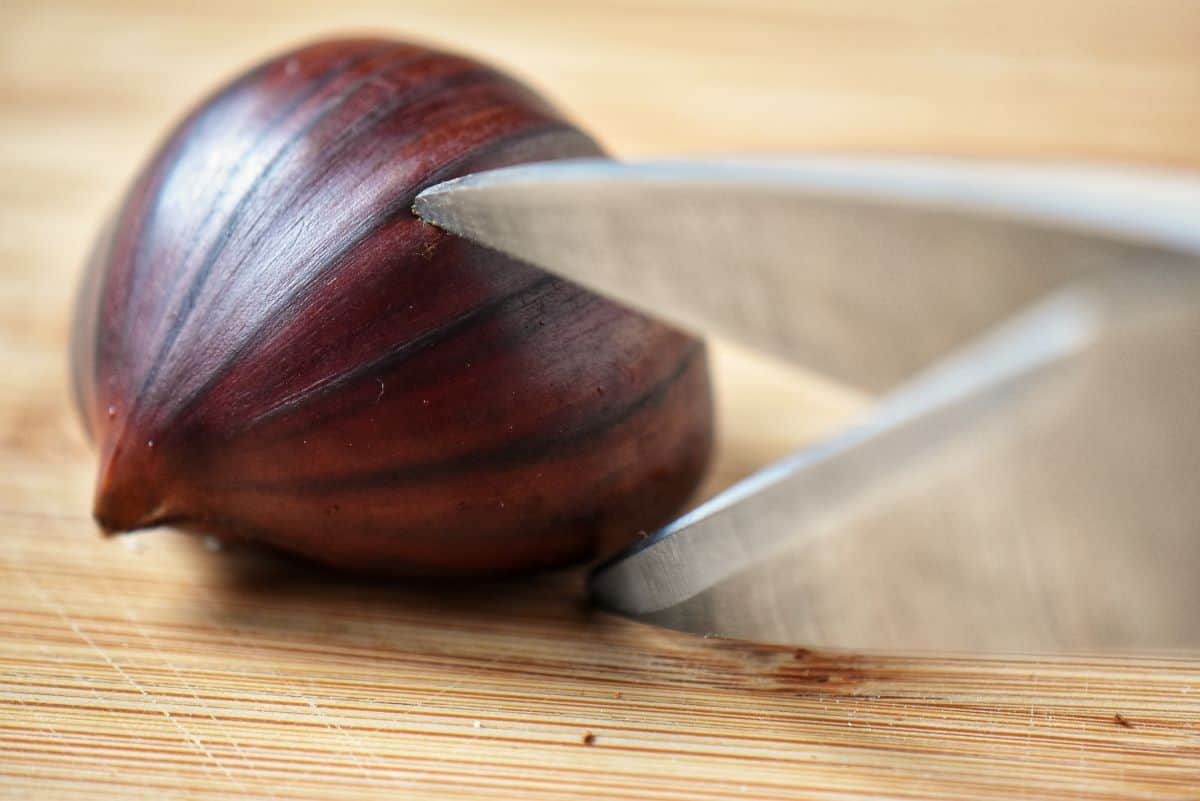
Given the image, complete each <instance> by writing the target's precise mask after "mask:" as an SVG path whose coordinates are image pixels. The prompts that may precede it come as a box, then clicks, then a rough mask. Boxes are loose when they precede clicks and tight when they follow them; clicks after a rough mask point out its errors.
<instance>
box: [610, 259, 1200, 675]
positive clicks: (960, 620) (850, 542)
mask: <svg viewBox="0 0 1200 801" xmlns="http://www.w3.org/2000/svg"><path fill="white" fill-rule="evenodd" d="M1197 364H1200V271H1197V270H1174V271H1172V270H1164V271H1147V272H1143V273H1139V274H1136V275H1135V274H1130V273H1127V274H1122V275H1118V276H1106V277H1103V278H1102V279H1091V280H1089V281H1087V282H1084V283H1083V284H1081V285H1076V286H1072V287H1068V288H1064V289H1063V290H1060V291H1058V292H1056V293H1054V294H1053V295H1052V296H1051V297H1049V298H1047V299H1046V300H1044V301H1042V302H1041V303H1039V304H1037V305H1036V306H1035V307H1034V308H1033V309H1031V310H1030V311H1028V312H1027V313H1025V314H1024V315H1021V316H1019V317H1018V318H1016V319H1014V320H1012V321H1010V322H1009V323H1006V324H1005V325H1003V326H1001V327H1000V328H999V329H997V330H995V331H994V332H992V333H990V334H989V335H988V336H987V337H985V338H984V339H982V340H980V341H978V342H977V343H975V344H973V345H972V346H970V347H969V348H967V349H964V350H963V351H961V352H959V353H957V354H956V355H955V356H953V357H951V358H950V359H948V360H946V361H944V362H943V363H941V364H939V365H938V366H937V367H936V368H935V369H933V370H932V371H930V372H928V373H926V374H924V375H922V376H921V377H919V378H918V379H916V380H915V381H914V382H912V383H911V384H909V385H907V386H906V387H905V388H903V389H901V390H899V391H897V392H896V393H894V394H893V395H891V396H889V397H888V398H885V399H884V400H883V401H882V402H881V403H880V404H879V406H877V407H876V409H875V410H874V411H873V412H872V413H871V414H870V415H869V416H868V417H867V418H866V419H865V420H864V421H863V422H862V423H861V425H859V426H857V427H856V428H853V429H851V430H849V431H848V432H846V433H845V434H843V435H841V436H840V437H837V438H835V439H834V440H832V441H830V442H828V443H826V444H824V445H821V446H818V447H815V448H812V449H810V450H808V451H803V452H800V453H798V454H796V455H795V456H793V457H790V458H788V459H785V460H783V461H782V462H780V463H778V464H776V465H774V466H772V467H770V468H767V469H766V470H764V471H762V472H761V473H759V474H757V475H756V476H754V477H752V478H751V479H749V480H747V481H746V482H744V483H743V484H741V485H738V486H735V487H733V488H731V489H730V490H727V491H726V492H725V493H723V494H722V495H720V496H718V497H717V498H715V499H713V500H712V501H710V502H709V503H707V504H705V505H703V506H701V507H700V508H698V509H696V510H695V511H694V512H692V513H690V514H688V515H686V516H684V517H683V518H681V519H680V520H678V521H677V522H675V523H674V524H672V525H671V526H669V527H668V528H667V529H665V530H663V531H662V532H659V533H658V534H657V535H656V536H655V537H653V538H652V539H650V540H648V541H647V542H646V543H645V544H643V545H642V546H641V547H639V548H637V549H635V550H634V551H633V552H631V553H628V554H625V555H623V556H621V557H619V558H617V559H615V560H613V561H612V562H610V563H609V564H607V565H605V566H602V567H601V568H599V569H598V570H597V571H596V572H595V573H594V575H593V577H592V582H591V587H592V593H593V596H594V598H595V599H596V600H597V602H598V603H600V604H601V605H602V606H605V607H607V608H609V609H612V610H615V611H619V612H623V613H626V614H629V615H632V616H635V617H638V618H640V619H643V620H647V621H652V622H656V623H659V624H662V625H667V626H671V627H674V628H679V629H684V630H688V631H694V632H698V633H704V634H718V635H722V636H727V637H738V638H746V639H755V640H765V641H775V642H781V643H787V644H794V645H806V646H826V647H846V648H858V649H904V650H914V649H935V650H949V651H1026V652H1054V651H1072V652H1083V651H1090V652H1095V651H1115V650H1130V649H1138V650H1157V649H1165V650H1179V649H1186V650H1197V649H1200V614H1197V610H1200V582H1198V581H1197V580H1196V577H1197V575H1200V530H1198V529H1197V521H1200V414H1198V413H1197V405H1196V403H1197V401H1196V399H1197V398H1198V397H1200V372H1197V370H1196V365H1197Z"/></svg>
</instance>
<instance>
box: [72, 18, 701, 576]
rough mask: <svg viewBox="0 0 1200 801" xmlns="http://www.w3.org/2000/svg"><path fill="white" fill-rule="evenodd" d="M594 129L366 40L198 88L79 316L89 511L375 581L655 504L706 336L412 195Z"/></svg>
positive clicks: (576, 539)
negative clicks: (477, 242) (453, 225)
mask: <svg viewBox="0 0 1200 801" xmlns="http://www.w3.org/2000/svg"><path fill="white" fill-rule="evenodd" d="M599 152H600V151H599V150H598V148H597V146H596V145H595V144H594V143H593V142H592V140H591V139H589V138H588V137H587V136H586V135H584V134H583V133H581V132H580V131H578V130H576V129H575V128H573V127H572V126H571V125H569V124H568V123H566V122H565V121H564V120H563V119H562V118H561V117H560V116H559V115H558V114H557V113H556V112H555V111H554V110H553V109H552V108H551V107H550V106H548V105H547V104H546V103H545V102H544V101H543V100H541V99H540V98H538V97H537V96H536V95H535V94H533V93H532V92H530V91H529V90H528V89H526V88H525V87H523V86H521V85H520V84H517V83H515V82H514V81H512V80H510V79H509V78H506V77H505V76H503V75H501V74H499V73H497V72H495V71H493V70H491V69H488V68H487V67H484V66H482V65H480V64H478V63H476V62H474V61H471V60H468V59H465V58H460V57H457V56H451V55H447V54H444V53H439V52H435V51H431V50H428V49H425V48H422V47H417V46H414V45H410V44H404V43H401V42H393V41H386V40H380V39H358V40H342V41H329V42H323V43H319V44H315V45H312V46H309V47H305V48H302V49H299V50H296V51H294V52H291V53H288V54H286V55H283V56H280V57H278V58H276V59H274V60H272V61H269V62H267V63H265V64H263V65H262V66H259V67H257V68H256V69H254V70H252V71H250V72H248V73H246V74H245V75H243V76H241V77H240V78H238V79H237V80H235V81H234V82H232V83H231V84H229V85H228V86H226V87H225V88H223V89H221V90H220V91H219V92H217V93H216V94H215V95H213V96H212V97H210V98H209V99H208V100H206V101H205V102H204V103H203V104H201V105H200V107H199V108H197V109H196V110H195V111H193V112H192V113H191V114H190V115H189V116H188V117H187V118H186V119H185V120H184V121H183V122H182V123H181V124H180V125H179V126H178V127H177V128H176V129H175V130H174V131H173V132H172V133H171V135H170V136H169V138H168V139H167V140H166V142H165V143H164V144H163V145H162V147H161V148H160V149H159V150H158V152H157V153H155V154H154V156H153V157H152V158H151V159H150V161H149V163H148V164H147V165H146V167H145V168H144V169H143V170H142V172H141V174H140V175H139V176H138V177H137V179H136V180H135V182H134V184H133V186H132V187H131V188H130V189H129V191H128V194H127V195H126V196H125V198H124V201H123V203H122V204H121V206H120V208H119V209H118V211H117V214H116V216H115V217H114V220H113V222H112V224H111V225H110V226H109V227H108V228H107V230H106V231H105V232H104V233H103V234H102V236H101V237H100V239H99V241H98V242H97V244H96V246H95V248H94V252H93V254H92V256H91V258H90V262H89V265H88V268H87V274H86V278H85V281H84V285H83V288H82V290H81V294H80V299H79V302H78V305H77V308H76V311H75V320H74V329H73V336H72V370H73V374H74V383H75V392H76V396H77V402H78V406H79V409H80V411H81V414H82V417H83V420H84V424H85V426H86V428H87V430H88V432H89V434H90V436H91V437H92V438H93V439H94V440H95V441H96V443H97V444H98V447H99V451H100V470H99V477H98V481H97V485H96V495H95V515H96V519H97V520H98V521H99V522H100V524H101V525H102V526H103V527H104V528H105V529H107V530H108V531H125V530H129V529H136V528H142V527H146V526H151V525H157V524H163V523H170V524H175V525H179V526H181V527H184V528H188V529H193V530H198V531H203V532H207V533H211V534H216V535H219V536H222V537H226V538H238V539H248V540H256V541H260V542H265V543H269V544H271V545H274V546H277V547H279V548H282V549H285V550H288V551H292V552H295V553H299V554H303V555H305V556H309V557H312V558H314V559H318V560H320V561H323V562H327V563H330V564H333V565H337V566H339V567H343V568H347V569H352V570H358V571H366V572H372V573H393V574H399V573H443V574H484V573H500V572H511V571H518V570H527V569H534V568H543V567H550V566H554V565H562V564H565V563H568V562H572V561H576V560H582V559H586V558H588V557H590V556H592V555H594V554H596V553H598V552H600V551H602V550H607V549H609V548H611V547H613V546H614V545H616V544H619V543H621V542H623V541H627V540H628V539H630V538H631V537H632V536H633V535H634V534H635V533H636V532H637V531H638V530H639V529H644V528H650V527H654V526H656V525H658V524H660V523H663V522H664V521H665V520H666V519H668V518H669V517H670V516H671V515H672V514H673V513H674V512H676V511H677V510H678V509H679V508H680V506H681V505H682V504H683V503H684V502H685V500H686V499H687V497H688V496H689V494H690V493H691V492H692V491H693V489H694V487H695V486H696V484H697V482H698V480H699V478H700V476H701V473H702V472H703V470H704V467H705V463H706V461H707V459H708V455H709V450H710V445H711V439H712V433H711V399H710V393H709V384H708V375H707V367H706V361H705V351H704V348H703V345H702V344H701V343H700V342H698V341H697V340H695V339H692V338H690V337H688V336H686V335H684V334H682V333H680V332H678V331H675V330H672V329H670V328H667V327H664V326H663V325H660V324H659V323H657V322H655V321H652V320H650V319H647V318H646V317H643V316H640V315H638V314H635V313H632V312H630V311H627V310H626V309H624V308H621V307H619V306H617V305H614V304H612V303H610V302H608V301H605V300H603V299H601V298H599V297H597V296H595V295H592V294H589V293H587V292H585V291H583V290H581V289H579V288H578V287H576V286H574V285H572V284H570V283H567V282H564V281H562V280H559V279H557V278H555V277H553V276H550V275H548V274H546V273H544V272H541V271H539V270H537V269H534V268H532V267H530V266H528V265H525V264H522V263H520V262H516V261H514V260H511V259H508V258H506V257H503V256H501V255H499V254H497V253H494V252H491V251H488V250H486V249H483V248H479V247H476V246H474V245H471V244H469V243H467V242H465V241H462V240H459V239H456V238H454V237H452V236H450V235H448V234H445V233H444V232H442V231H440V230H438V229H436V228H434V227H432V226H430V225H427V224H425V223H423V222H421V221H420V220H419V219H417V218H415V217H414V216H413V215H412V213H411V210H410V207H411V205H412V202H413V198H414V197H415V195H416V194H417V192H419V191H420V190H421V189H423V188H425V187H427V186H430V185H432V184H434V183H437V182H439V181H442V180H445V179H447V178H452V177H455V176H458V175H463V174H466V173H470V172H475V171H479V170H484V169H488V168H493V167H499V166H503V165H508V164H513V163H518V162H524V161H534V160H546V159H555V158H564V157H572V156H589V155H595V154H597V153H599Z"/></svg>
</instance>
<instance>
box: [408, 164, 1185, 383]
mask: <svg viewBox="0 0 1200 801" xmlns="http://www.w3.org/2000/svg"><path fill="white" fill-rule="evenodd" d="M414 208H415V210H416V212H417V213H418V214H419V215H420V216H421V217H423V218H424V219H426V220H428V221H430V222H432V223H434V224H436V225H439V226H441V227H443V228H445V229H447V230H449V231H451V232H453V233H455V234H458V235H460V236H464V237H466V238H468V239H471V240H473V241H475V242H479V243H482V244H484V245H487V246H490V247H493V248H495V249H497V250H501V251H504V252H506V253H508V254H510V255H513V256H516V257H518V258H521V259H523V260H526V261H528V262H530V263H532V264H535V265H538V266H540V267H543V268H545V269H547V270H550V271H552V272H555V273H558V274H560V275H563V276H566V277H568V278H570V279H571V280H574V281H576V282H578V283H580V284H583V285H585V286H588V287H590V288H592V289H594V290H596V291H599V292H601V293H602V294H606V295H608V296H610V297H612V298H614V299H616V300H619V301H621V302H623V303H626V304H628V305H630V306H633V307H635V308H638V309H641V310H643V311H646V312H648V313H650V314H653V315H655V316H657V317H660V318H664V319H667V320H670V321H672V322H675V323H676V324H678V325H680V326H682V327H685V328H689V329H692V330H694V331H697V332H703V333H714V334H718V335H723V336H726V337H728V338H731V339H733V340H735V341H740V342H742V343H743V344H747V345H749V346H751V347H754V348H756V349H760V350H765V351H767V352H770V353H773V354H775V355H777V356H780V357H782V358H785V359H788V360H792V361H795V362H798V363H801V364H804V365H806V366H809V367H812V368H814V369H817V370H821V371H824V372H826V373H828V374H830V375H832V376H833V377H836V378H839V379H841V380H843V381H846V382H848V383H851V384H853V385H855V386H857V387H859V388H862V389H867V390H880V389H885V388H889V387H891V386H893V385H895V384H897V383H898V382H899V381H900V380H902V379H905V378H907V377H909V376H910V375H912V374H913V373H915V372H916V371H917V370H919V369H921V368H924V367H926V366H928V365H930V364H932V363H933V362H934V361H936V360H937V359H938V358H939V357H940V356H942V355H944V354H946V353H948V352H950V351H951V350H953V349H954V348H956V347H958V346H960V345H962V344H963V343H965V342H966V341H968V340H970V339H971V338H973V337H974V336H976V335H977V334H979V333H980V332H982V331H983V330H985V329H986V328H988V327H989V326H990V325H992V324H994V323H996V322H998V321H1000V320H1003V319H1005V318H1007V317H1009V316H1010V315H1012V314H1013V313H1015V312H1016V311H1018V310H1019V309H1021V308H1023V307H1024V306H1026V305H1027V304H1029V303H1030V302H1031V301H1032V300H1033V299H1034V298H1036V297H1038V296H1040V295H1042V294H1044V293H1046V292H1047V291H1050V290H1052V289H1054V288H1055V287H1058V286H1061V285H1062V284H1064V283H1065V282H1067V281H1069V280H1071V279H1074V278H1077V277H1079V276H1082V275H1088V274H1093V273H1097V272H1102V271H1105V270H1114V269H1125V268H1139V267H1142V266H1144V265H1145V264H1146V263H1148V262H1154V263H1163V262H1171V261H1173V260H1175V259H1176V256H1177V252H1178V251H1191V252H1200V226H1197V225H1196V224H1195V221H1196V220H1197V219H1200V182H1198V181H1195V180H1192V179H1188V178H1179V177H1177V176H1168V175H1165V174H1159V173H1152V172H1145V171H1141V172H1135V171H1113V170H1099V169H1087V168H1082V167H1067V166H1057V167H1056V166H1052V165H1046V164H1039V165H1024V166H1022V165H1019V164H1011V163H985V162H978V161H969V160H948V159H947V160H933V159H930V160H914V159H902V158H897V159H887V158H863V157H846V158H832V157H823V158H809V159H794V160H790V161H775V162H678V163H661V164H621V163H616V162H612V161H607V160H583V161H568V162H554V163H546V164H535V165H526V166H518V167H512V168H506V169H501V170H496V171H493V172H486V173H479V174H476V175H472V176H468V177H466V178H461V179H457V180H454V181H449V182H446V183H443V184H439V185H437V186H434V187H431V188H430V189H427V190H426V191H425V192H423V193H422V194H421V195H419V196H418V197H417V200H416V204H415V206H414Z"/></svg>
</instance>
